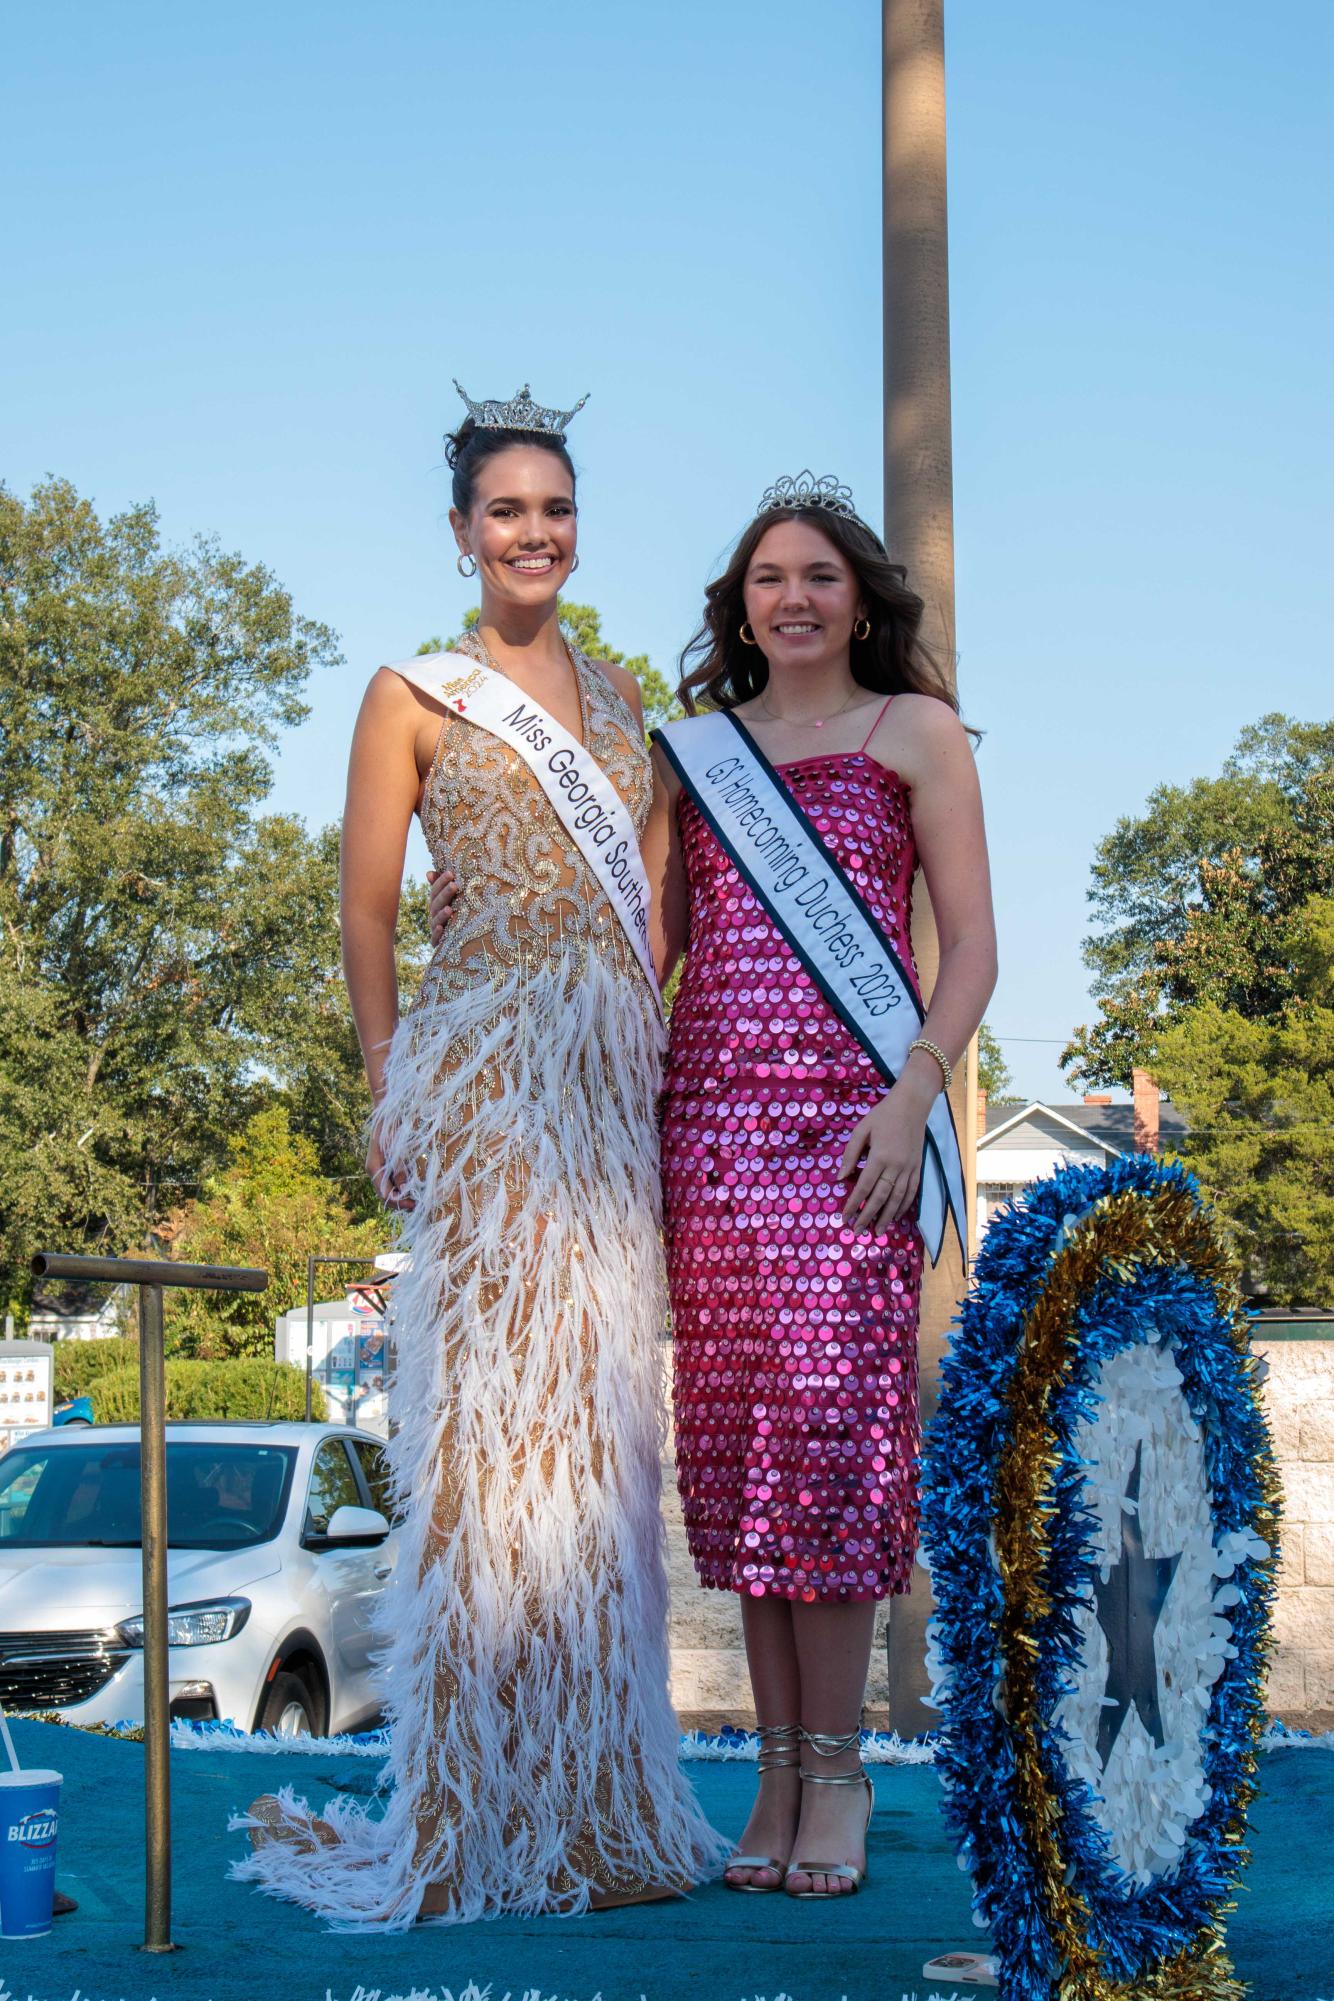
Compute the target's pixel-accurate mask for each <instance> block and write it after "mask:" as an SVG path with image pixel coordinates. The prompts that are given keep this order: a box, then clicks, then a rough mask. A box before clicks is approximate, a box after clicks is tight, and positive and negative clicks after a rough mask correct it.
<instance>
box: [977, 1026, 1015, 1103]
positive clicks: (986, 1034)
mask: <svg viewBox="0 0 1334 2001" xmlns="http://www.w3.org/2000/svg"><path fill="white" fill-rule="evenodd" d="M977 1088H978V1090H979V1091H985V1092H986V1094H987V1096H988V1097H989V1098H1005V1097H1008V1096H1009V1094H1010V1092H1011V1091H1012V1090H1013V1089H1014V1078H1013V1077H1012V1076H1011V1075H1010V1066H1009V1064H1008V1063H1007V1062H1006V1061H1005V1052H1004V1050H1003V1049H1002V1048H1001V1046H1000V1042H999V1040H998V1039H997V1037H996V1035H995V1033H994V1031H993V1030H992V1029H990V1028H988V1026H987V1024H986V1022H985V1021H984V1022H983V1023H982V1026H981V1027H980V1028H979V1029H978V1031H977Z"/></svg>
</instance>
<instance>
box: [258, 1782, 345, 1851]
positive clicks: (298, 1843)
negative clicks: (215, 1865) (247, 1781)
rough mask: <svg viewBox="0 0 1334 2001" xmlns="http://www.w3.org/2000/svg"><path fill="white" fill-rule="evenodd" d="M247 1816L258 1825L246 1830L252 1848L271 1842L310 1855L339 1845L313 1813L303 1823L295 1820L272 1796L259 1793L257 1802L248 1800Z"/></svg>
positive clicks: (334, 1836)
mask: <svg viewBox="0 0 1334 2001" xmlns="http://www.w3.org/2000/svg"><path fill="white" fill-rule="evenodd" d="M246 1814H247V1816H248V1818H249V1819H251V1820H253V1821H258V1823H259V1825H258V1826H257V1827H252V1828H251V1829H250V1830H249V1834H250V1846H251V1847H252V1848H265V1847H267V1846H268V1844H269V1843H270V1842H271V1841H282V1842H285V1843H286V1844H287V1845H288V1846H289V1847H292V1848H297V1849H300V1850H303V1851H304V1852H305V1853H306V1854H308V1855H312V1854H314V1852H315V1850H316V1849H317V1848H337V1846H338V1836H337V1835H336V1834H335V1832H334V1830H333V1829H332V1828H331V1827H330V1825H329V1823H328V1821H327V1820H320V1819H319V1818H318V1817H317V1816H316V1815H315V1814H312V1815H311V1817H310V1819H309V1820H308V1821H306V1822H305V1823H304V1824H303V1823H301V1822H299V1821H294V1820H293V1819H292V1817H291V1815H290V1814H288V1813H286V1812H285V1811H284V1809H283V1805H282V1802H281V1801H280V1800H277V1799H275V1798H274V1796H273V1794H272V1793H261V1794H260V1796H259V1798H258V1799H257V1800H251V1802H250V1804H249V1806H248V1807H247V1808H246Z"/></svg>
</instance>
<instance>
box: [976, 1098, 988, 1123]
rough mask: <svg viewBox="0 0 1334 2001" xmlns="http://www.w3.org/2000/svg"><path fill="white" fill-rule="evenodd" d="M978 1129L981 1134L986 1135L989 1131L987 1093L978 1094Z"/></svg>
mask: <svg viewBox="0 0 1334 2001" xmlns="http://www.w3.org/2000/svg"><path fill="white" fill-rule="evenodd" d="M977 1129H978V1131H979V1132H980V1133H984V1132H985V1131H986V1129H987V1094H986V1092H985V1091H979V1092H978V1094H977Z"/></svg>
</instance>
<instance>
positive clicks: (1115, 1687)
mask: <svg viewBox="0 0 1334 2001" xmlns="http://www.w3.org/2000/svg"><path fill="white" fill-rule="evenodd" d="M1143 1452H1144V1447H1143V1445H1142V1444H1141V1445H1137V1446H1136V1447H1135V1459H1134V1464H1133V1465H1132V1466H1131V1469H1130V1479H1129V1481H1128V1482H1127V1484H1126V1495H1125V1497H1126V1500H1127V1501H1129V1502H1131V1503H1133V1504H1134V1505H1132V1506H1131V1507H1129V1508H1125V1507H1123V1508H1122V1511H1121V1554H1120V1556H1119V1558H1118V1559H1117V1562H1116V1565H1115V1567H1114V1568H1113V1570H1112V1572H1111V1575H1110V1576H1109V1577H1108V1578H1107V1580H1106V1582H1105V1583H1104V1582H1103V1580H1102V1578H1101V1577H1098V1578H1095V1580H1094V1584H1093V1593H1094V1597H1095V1599H1096V1601H1097V1607H1098V1624H1099V1625H1100V1626H1101V1627H1102V1630H1103V1633H1104V1634H1105V1635H1106V1639H1107V1686H1106V1689H1105V1690H1104V1691H1103V1709H1102V1714H1101V1717H1100V1718H1099V1722H1098V1758H1099V1762H1100V1763H1101V1765H1102V1768H1103V1770H1104V1771H1106V1769H1107V1760H1108V1759H1109V1758H1110V1757H1111V1755H1112V1747H1113V1745H1114V1744H1115V1743H1116V1740H1117V1738H1118V1737H1119V1736H1120V1734H1121V1726H1122V1724H1123V1723H1124V1722H1125V1720H1126V1718H1127V1716H1128V1715H1129V1714H1130V1712H1131V1710H1132V1709H1134V1710H1135V1711H1136V1713H1137V1714H1138V1716H1139V1720H1140V1722H1141V1723H1142V1724H1143V1725H1144V1728H1145V1730H1146V1731H1147V1732H1148V1734H1149V1736H1150V1737H1151V1738H1152V1739H1153V1741H1154V1743H1155V1744H1156V1745H1157V1746H1158V1748H1159V1750H1161V1749H1162V1746H1163V1742H1164V1738H1163V1718H1162V1712H1161V1710H1160V1708H1159V1705H1158V1657H1157V1653H1156V1651H1155V1648H1154V1641H1153V1636H1154V1630H1155V1628H1156V1626H1157V1624H1158V1619H1159V1616H1160V1614H1161V1612H1162V1609H1163V1606H1164V1604H1165V1603H1166V1600H1167V1594H1168V1592H1169V1590H1170V1589H1171V1586H1172V1579H1173V1578H1174V1577H1175V1576H1176V1568H1177V1565H1178V1564H1179V1563H1180V1561H1181V1552H1180V1551H1179V1550H1178V1551H1177V1554H1176V1555H1175V1556H1146V1555H1145V1554H1144V1536H1143V1533H1142V1531H1141V1528H1140V1520H1139V1482H1140V1470H1141V1460H1142V1457H1143Z"/></svg>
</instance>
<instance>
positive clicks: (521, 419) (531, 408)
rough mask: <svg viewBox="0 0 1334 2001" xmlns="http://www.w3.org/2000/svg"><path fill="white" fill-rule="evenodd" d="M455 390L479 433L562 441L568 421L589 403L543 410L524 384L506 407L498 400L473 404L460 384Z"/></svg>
mask: <svg viewBox="0 0 1334 2001" xmlns="http://www.w3.org/2000/svg"><path fill="white" fill-rule="evenodd" d="M454 387H455V388H456V389H457V390H458V392H459V395H460V396H461V397H462V398H463V400H464V402H465V403H466V404H467V406H468V415H469V416H470V417H471V418H472V420H473V422H474V424H476V426H477V428H478V430H479V431H536V432H539V433H540V434H541V436H542V437H544V438H558V439H563V438H564V436H565V426H566V425H567V424H568V423H569V421H570V419H571V417H577V416H578V415H579V412H580V411H581V410H582V409H583V407H584V405H585V403H587V401H588V397H587V396H581V397H580V398H579V401H578V402H577V403H576V404H575V406H574V408H573V410H544V409H543V408H542V405H541V404H540V403H534V401H533V395H532V391H531V390H530V389H529V387H528V384H527V383H526V382H525V383H524V385H523V388H522V389H521V390H520V391H519V393H518V395H517V396H511V397H510V400H509V402H508V403H502V402H501V401H500V399H499V397H497V396H493V397H491V398H490V399H489V400H488V401H487V402H485V403H474V402H473V400H472V397H471V396H470V395H469V394H468V392H467V390H466V389H465V388H464V386H463V384H462V383H461V382H459V381H458V380H457V379H456V380H455V383H454Z"/></svg>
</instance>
